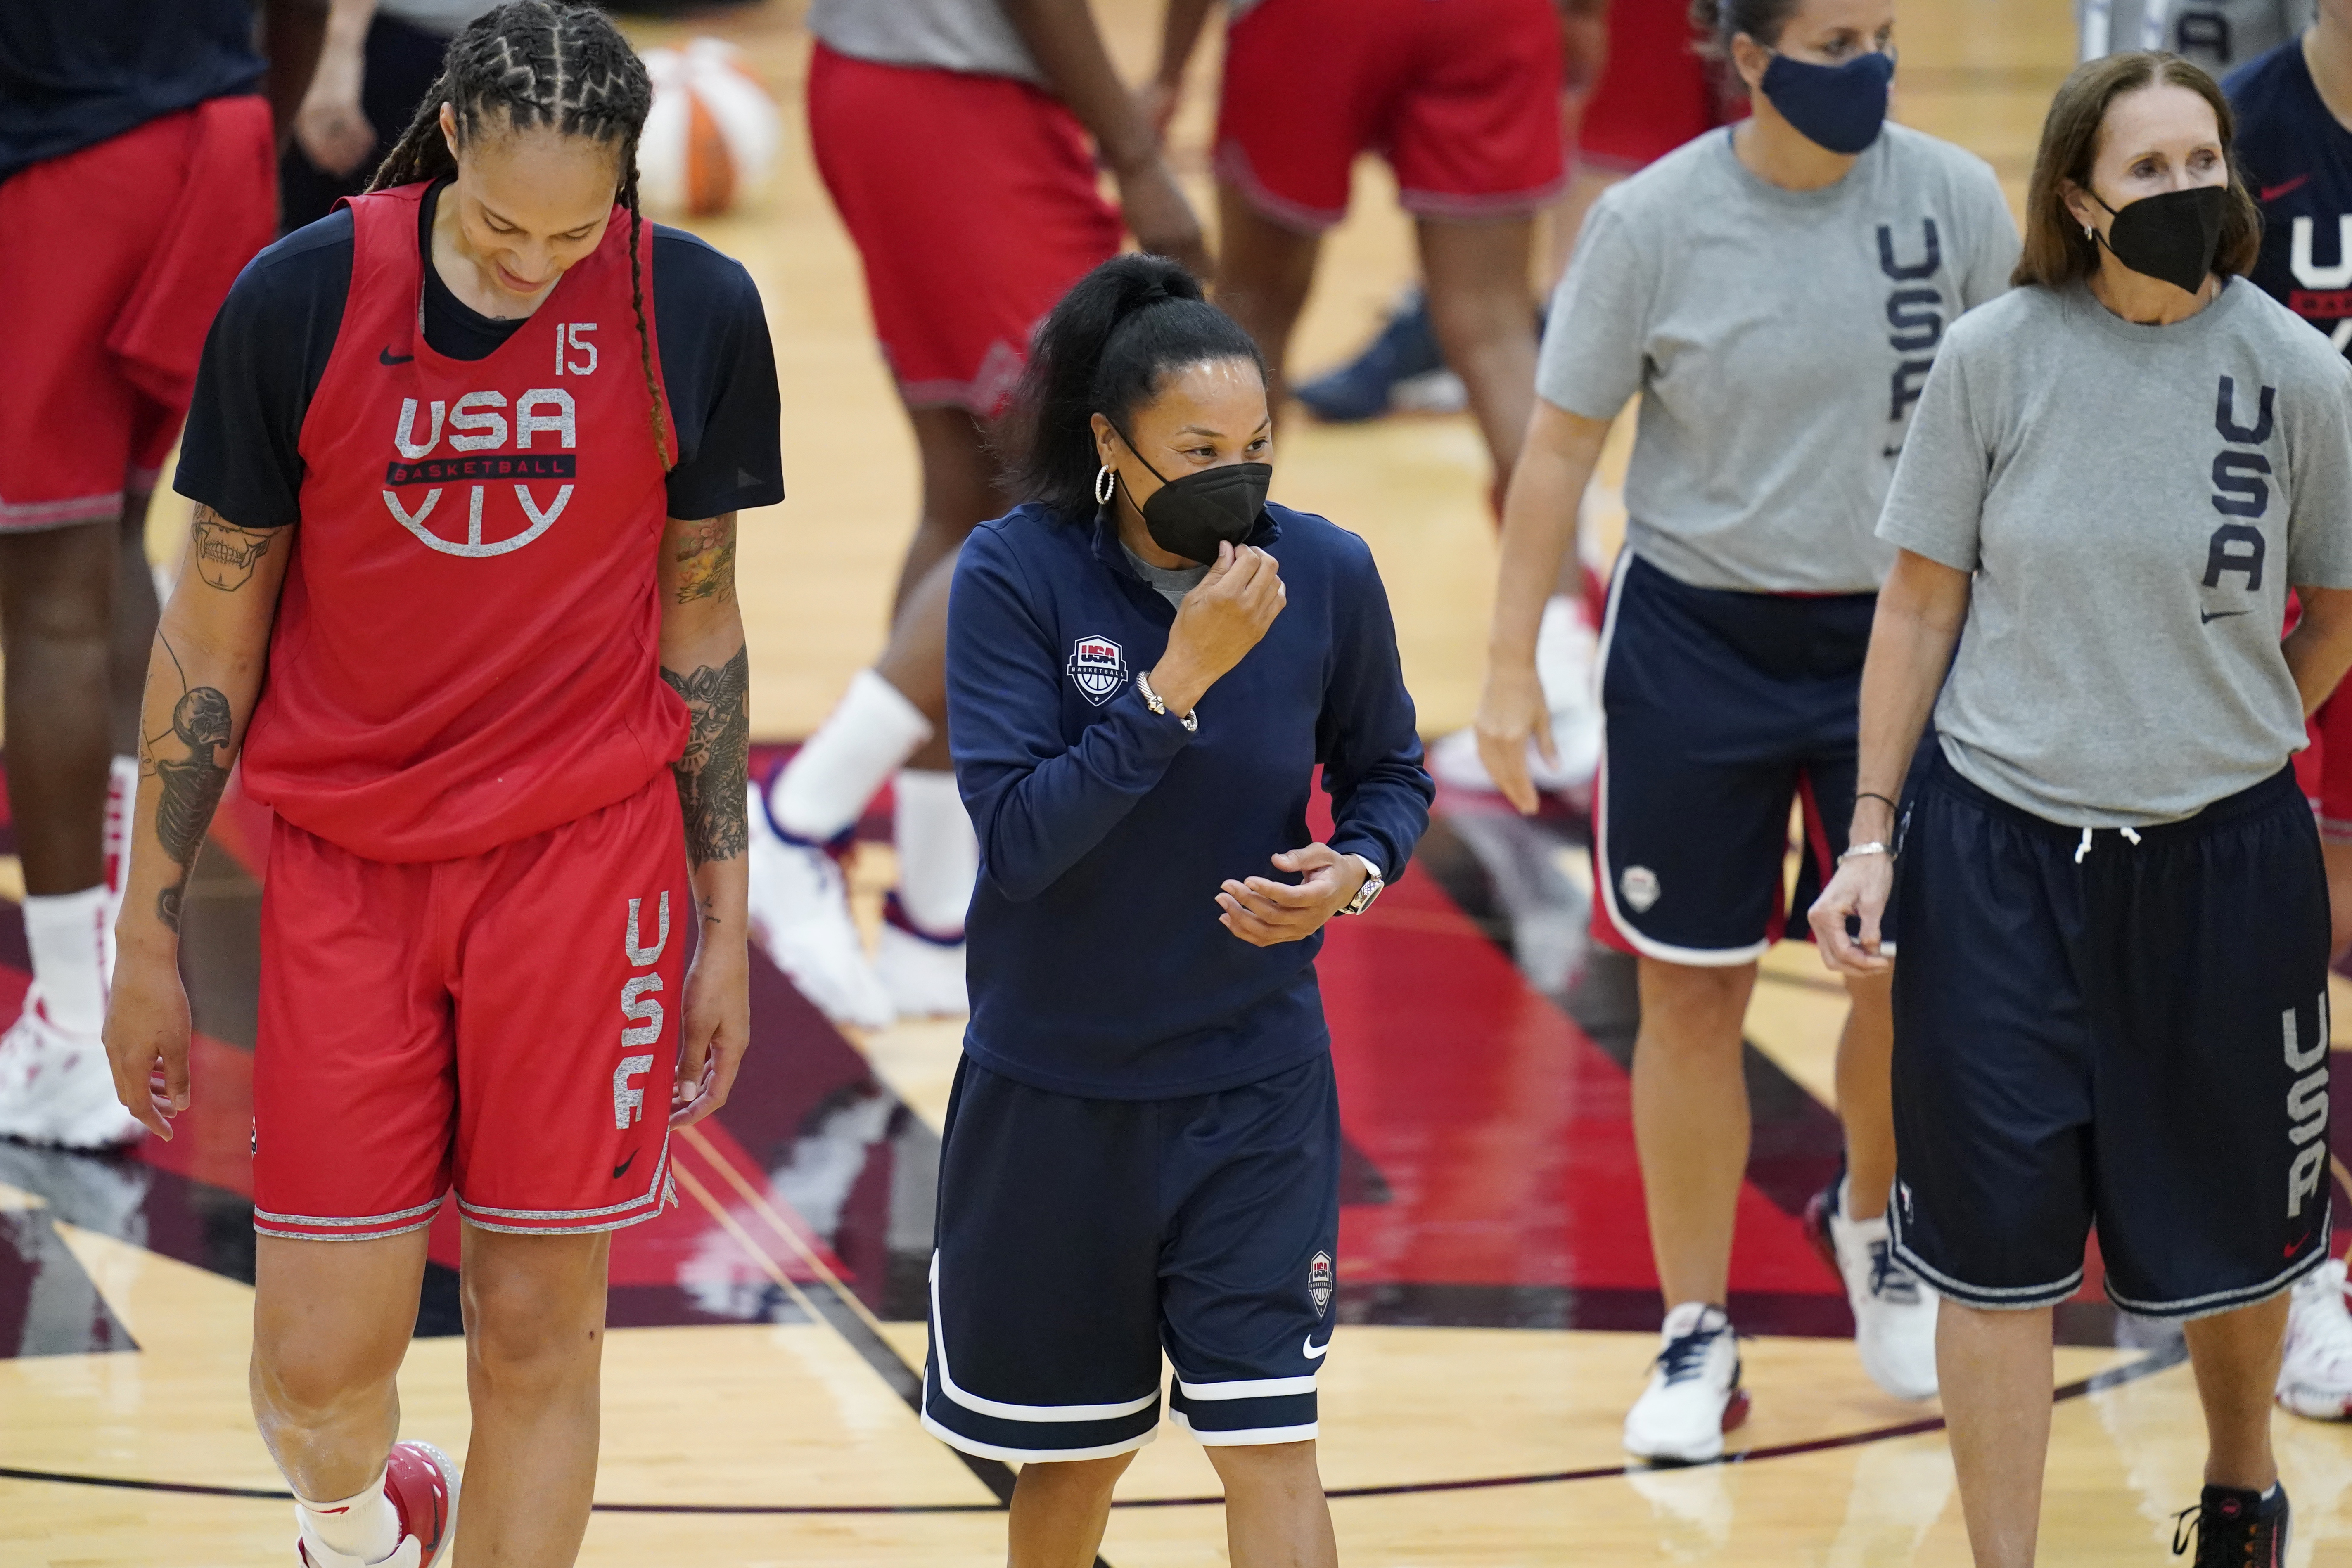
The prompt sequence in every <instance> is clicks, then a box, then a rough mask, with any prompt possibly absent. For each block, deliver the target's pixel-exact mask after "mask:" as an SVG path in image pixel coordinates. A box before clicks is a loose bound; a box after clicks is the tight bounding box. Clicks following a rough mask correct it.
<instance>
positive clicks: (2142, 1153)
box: [1891, 748, 2333, 1318]
mask: <svg viewBox="0 0 2352 1568" xmlns="http://www.w3.org/2000/svg"><path fill="white" fill-rule="evenodd" d="M1901 850H1902V853H1901V855H1900V857H1899V858H1898V859H1897V860H1896V862H1895V895H1894V903H1895V904H1896V905H1897V906H1898V907H1899V908H1900V909H1901V910H1902V915H1903V957H1902V961H1901V962H1899V963H1898V964H1896V965H1895V1148H1896V1150H1897V1151H1898V1154H1897V1172H1896V1176H1897V1179H1896V1184H1895V1205H1894V1207H1893V1208H1892V1210H1891V1212H1892V1214H1893V1216H1894V1227H1893V1229H1894V1240H1895V1250H1896V1251H1897V1252H1898V1253H1899V1254H1900V1255H1901V1257H1902V1258H1903V1260H1904V1261H1906V1263H1908V1264H1910V1265H1911V1267H1912V1268H1914V1269H1916V1270H1918V1272H1919V1273H1920V1274H1922V1275H1923V1276H1925V1277H1926V1278H1927V1280H1928V1281H1931V1282H1932V1283H1933V1284H1934V1285H1935V1286H1936V1287H1937V1290H1939V1291H1942V1292H1943V1293H1944V1294H1946V1295H1948V1296H1950V1297H1951V1298H1952V1299H1954V1300H1955V1301H1963V1302H1966V1303H1967V1304H1969V1306H1973V1307H2040V1306H2046V1305H2049V1304H2051V1303H2053V1302H2055V1301H2063V1300H2065V1299H2066V1298H2067V1297H2068V1296H2071V1295H2072V1294H2074V1291H2076V1290H2077V1289H2078V1288H2080V1286H2081V1284H2082V1281H2083V1242H2084V1237H2085V1235H2086V1234H2087V1233H2088V1232H2089V1229H2090V1228H2091V1227H2092V1225H2094V1224H2096V1225H2097V1227H2098V1231H2099V1252H2100V1256H2101V1258H2102V1260H2104V1262H2105V1268H2106V1291H2107V1294H2108V1296H2109V1297H2110V1298H2112V1299H2113V1300H2114V1301H2116V1304H2117V1305H2119V1306H2122V1307H2124V1308H2126V1309H2127V1310H2129V1311H2131V1312H2139V1313H2142V1314H2145V1315H2147V1316H2152V1317H2166V1318H2193V1317H2201V1316H2205V1315H2207V1314H2209V1313H2213V1312H2227V1311H2229V1310H2230V1309H2231V1308H2233V1307H2242V1306H2246V1305H2249V1304H2251V1303H2252V1302H2255V1301H2261V1300H2263V1298H2265V1297H2267V1296H2272V1295H2274V1294H2276V1293H2277V1292H2279V1291H2283V1290H2284V1289H2286V1288H2287V1287H2288V1286H2289V1285H2291V1284H2293V1283H2294V1281H2296V1280H2297V1279H2299V1278H2301V1277H2302V1276H2303V1275H2305V1274H2306V1273H2308V1272H2310V1271H2311V1270H2313V1269H2315V1268H2317V1267H2318V1266H2319V1265H2320V1264H2322V1263H2324V1262H2326V1260H2327V1231H2328V1201H2329V1195H2330V1191H2331V1188H2332V1185H2333V1184H2332V1182H2331V1181H2330V1179H2329V1171H2328V1155H2327V1069H2328V1061H2327V1055H2328V1048H2327V1035H2328V1024H2327V943H2328V925H2327V878H2326V869H2325V868H2324V866H2323V865H2322V863H2321V860H2320V853H2319V835H2318V831H2317V829H2316V828H2315V827H2314V826H2313V823H2312V819H2311V808H2310V806H2309V805H2308V804H2307V803H2306V802H2305V800H2304V798H2303V793H2302V791H2301V790H2300V789H2297V788H2296V786H2295V781H2294V771H2293V770H2292V769H2282V770H2281V771H2280V772H2279V773H2278V775H2277V776H2276V777H2274V778H2272V779H2267V780H2265V781H2263V783H2261V784H2257V785H2255V786H2253V787H2252V788H2251V789H2243V790H2241V791H2239V792H2238V793H2237V794H2234V795H2231V796H2227V797H2225V798H2223V799H2221V800H2217V801H2215V802H2213V803H2212V804H2211V805H2210V806H2208V807H2206V808H2205V810H2202V811H2200V812H2199V813H2198V814H2197V815H2196V816H2194V817H2191V818H2189V819H2188V820H2186V821H2179V822H2172V823H2167V824H2165V825H2163V826H2159V827H2148V828H2141V829H2138V830H2137V841H2135V839H2134V836H2133V835H2131V834H2126V833H2124V832H2121V831H2115V830H2112V829H2104V828H2103V829H2100V830H2099V831H2096V832H2094V833H2091V834H2090V835H2088V837H2085V835H2084V830H2083V829H2081V828H2069V827H2063V826H2061V825H2059V824H2058V823H2055V822H2051V821H2045V820H2044V819H2042V818H2041V817H2038V816H2034V815H2032V814H2031V813H2029V812H2026V811H2023V810H2019V809H2018V808H2017V807H2015V806H2012V805H2010V804H2008V803H2007V802H2005V801H2002V800H1997V799H1995V798H1994V797H1993V796H1991V795H1990V794H1988V793H1986V792H1985V791H1984V790H1982V789H1979V788H1977V786H1975V785H1974V784H1971V783H1969V781H1968V780H1967V779H1962V778H1961V777H1960V776H1959V774H1958V772H1957V771H1955V770H1954V769H1953V768H1952V767H1951V765H1950V764H1949V763H1948V762H1947V761H1945V760H1944V759H1943V758H1942V756H1941V754H1940V748H1938V750H1937V756H1935V757H1934V758H1933V759H1932V761H1931V763H1930V764H1929V765H1928V766H1927V767H1926V768H1923V769H1922V775H1921V777H1920V779H1919V780H1918V783H1917V785H1916V789H1914V790H1913V793H1912V798H1911V801H1910V804H1909V806H1908V808H1907V810H1906V812H1905V815H1904V823H1903V830H1902V839H1901Z"/></svg>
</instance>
